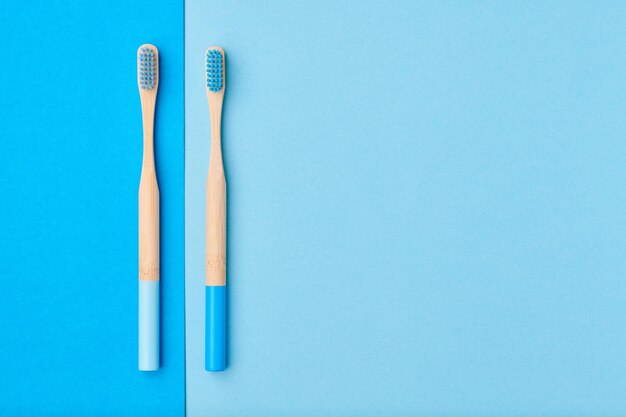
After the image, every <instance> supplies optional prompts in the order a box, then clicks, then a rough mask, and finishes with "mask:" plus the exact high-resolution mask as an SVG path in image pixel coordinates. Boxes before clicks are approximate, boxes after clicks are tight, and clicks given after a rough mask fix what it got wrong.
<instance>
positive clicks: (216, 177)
mask: <svg viewBox="0 0 626 417" xmlns="http://www.w3.org/2000/svg"><path fill="white" fill-rule="evenodd" d="M225 67H226V66H225V59H224V50H223V49H222V48H220V47H217V46H214V47H210V48H208V49H207V51H206V54H205V70H206V93H207V99H208V101H209V115H210V119H211V156H210V157H209V173H208V175H207V182H206V280H205V284H206V288H205V291H206V306H205V310H206V325H205V369H206V370H207V371H210V372H215V371H223V370H224V369H226V324H227V317H226V316H227V314H226V312H227V306H226V299H227V297H226V180H225V177H224V163H223V161H222V144H221V140H222V139H221V123H222V104H223V102H224V88H225V83H226V76H225V73H226V71H225Z"/></svg>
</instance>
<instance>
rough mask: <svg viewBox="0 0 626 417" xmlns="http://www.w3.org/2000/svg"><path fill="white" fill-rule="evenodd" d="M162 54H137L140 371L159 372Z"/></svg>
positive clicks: (150, 50) (149, 48)
mask: <svg viewBox="0 0 626 417" xmlns="http://www.w3.org/2000/svg"><path fill="white" fill-rule="evenodd" d="M158 72H159V51H158V50H157V48H156V47H155V46H154V45H150V44H145V45H141V46H140V47H139V50H138V51H137V85H138V87H139V97H140V98H141V115H142V119H143V164H142V167H141V180H140V182H139V370H140V371H156V370H157V369H159V356H160V348H159V339H160V328H159V322H160V320H159V315H160V313H159V311H160V308H159V297H160V294H159V293H160V289H159V280H160V274H159V185H158V183H157V177H156V169H155V165H154V111H155V106H156V97H157V90H158V87H159V74H158Z"/></svg>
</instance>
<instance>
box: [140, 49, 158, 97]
mask: <svg viewBox="0 0 626 417" xmlns="http://www.w3.org/2000/svg"><path fill="white" fill-rule="evenodd" d="M155 57H156V55H155V53H154V50H153V49H151V48H141V52H140V53H139V75H140V77H139V80H140V82H139V85H140V87H141V89H142V90H152V89H154V86H155V84H156V83H155V80H156V76H155V74H156V67H155Z"/></svg>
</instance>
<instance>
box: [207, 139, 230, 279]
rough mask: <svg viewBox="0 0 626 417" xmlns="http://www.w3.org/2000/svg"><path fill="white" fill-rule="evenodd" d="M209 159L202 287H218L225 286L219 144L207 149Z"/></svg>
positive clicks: (223, 186) (223, 189)
mask: <svg viewBox="0 0 626 417" xmlns="http://www.w3.org/2000/svg"><path fill="white" fill-rule="evenodd" d="M217 154H220V155H217ZM214 155H215V156H214ZM210 159H211V160H210V162H209V174H208V175H207V182H206V285H210V286H221V285H226V180H225V178H224V169H223V165H222V160H221V151H220V150H219V144H218V145H214V144H212V145H211V158H210Z"/></svg>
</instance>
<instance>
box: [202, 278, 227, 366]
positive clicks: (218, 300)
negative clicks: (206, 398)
mask: <svg viewBox="0 0 626 417" xmlns="http://www.w3.org/2000/svg"><path fill="white" fill-rule="evenodd" d="M205 310H206V332H205V342H204V347H205V364H204V367H205V369H206V370H207V371H209V372H217V371H223V370H224V369H226V286H207V287H206V309H205Z"/></svg>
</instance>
